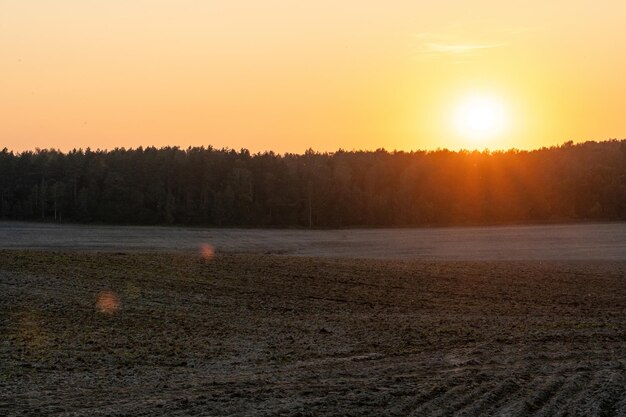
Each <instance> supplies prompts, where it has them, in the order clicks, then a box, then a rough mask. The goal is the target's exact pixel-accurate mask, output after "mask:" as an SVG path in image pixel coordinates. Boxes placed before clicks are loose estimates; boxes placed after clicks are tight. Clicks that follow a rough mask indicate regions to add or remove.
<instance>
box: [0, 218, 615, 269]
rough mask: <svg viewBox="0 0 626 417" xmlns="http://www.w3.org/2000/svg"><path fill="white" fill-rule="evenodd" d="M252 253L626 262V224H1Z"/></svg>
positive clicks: (31, 233)
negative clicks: (319, 226) (238, 226)
mask: <svg viewBox="0 0 626 417" xmlns="http://www.w3.org/2000/svg"><path fill="white" fill-rule="evenodd" d="M203 247H208V248H210V250H211V252H218V253H233V252H234V253H240V252H244V253H253V254H267V255H277V254H278V255H296V256H315V257H323V258H327V257H331V258H337V257H338V258H362V259H365V258H370V259H396V260H442V261H454V260H464V261H503V260H522V261H530V260H534V261H537V260H559V261H564V260H570V261H571V260H584V261H626V223H606V224H580V225H559V226H508V227H466V228H432V229H370V230H363V229H347V230H262V229H249V230H245V229H201V228H179V227H128V226H125V227H120V226H114V227H110V226H72V225H62V226H61V225H58V226H57V225H45V224H36V223H6V222H5V223H3V222H0V249H37V250H52V251H58V250H64V251H68V250H69V251H84V250H87V251H133V252H146V251H148V252H152V251H157V252H168V251H174V252H183V253H193V254H197V253H200V251H201V249H202V248H203Z"/></svg>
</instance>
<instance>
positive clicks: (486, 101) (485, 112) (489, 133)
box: [453, 94, 508, 145]
mask: <svg viewBox="0 0 626 417" xmlns="http://www.w3.org/2000/svg"><path fill="white" fill-rule="evenodd" d="M453 121H454V126H455V128H456V130H457V133H458V134H459V135H460V136H462V137H463V138H464V139H466V140H468V141H471V142H472V143H473V144H475V145H478V144H481V145H486V144H487V143H488V142H489V141H490V140H492V139H494V138H496V137H498V136H499V135H501V134H503V133H504V131H505V129H506V128H507V124H508V114H507V111H506V108H505V106H504V104H503V102H502V100H501V99H499V98H498V97H496V96H492V95H487V94H473V95H469V96H466V97H464V98H463V99H461V100H460V101H459V103H458V105H457V107H456V110H455V112H454V120H453Z"/></svg>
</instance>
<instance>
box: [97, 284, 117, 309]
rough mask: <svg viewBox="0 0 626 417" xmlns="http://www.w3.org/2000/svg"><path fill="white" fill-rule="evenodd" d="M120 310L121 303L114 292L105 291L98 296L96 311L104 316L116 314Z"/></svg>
mask: <svg viewBox="0 0 626 417" xmlns="http://www.w3.org/2000/svg"><path fill="white" fill-rule="evenodd" d="M119 308H120V301H119V298H118V297H117V295H116V294H115V293H114V292H113V291H109V290H105V291H101V292H100V293H99V294H98V299H97V301H96V310H98V312H99V313H102V314H109V315H111V314H115V313H116V312H117V310H119Z"/></svg>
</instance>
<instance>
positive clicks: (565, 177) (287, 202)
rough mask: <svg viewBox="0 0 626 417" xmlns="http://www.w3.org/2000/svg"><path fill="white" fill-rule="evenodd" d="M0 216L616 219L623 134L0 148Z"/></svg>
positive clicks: (166, 220) (372, 222) (339, 221)
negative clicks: (253, 145) (269, 145)
mask: <svg viewBox="0 0 626 417" xmlns="http://www.w3.org/2000/svg"><path fill="white" fill-rule="evenodd" d="M0 219H11V220H43V221H57V222H96V223H113V224H180V225H203V226H244V227H248V226H249V227H351V226H423V225H466V224H501V223H519V222H563V221H605V220H625V219H626V140H610V141H605V142H586V143H582V144H573V143H572V142H568V143H565V144H563V145H561V146H556V147H550V148H542V149H538V150H534V151H519V150H509V151H498V152H487V151H484V152H478V151H473V152H470V151H459V152H453V151H449V150H437V151H412V152H401V151H394V152H388V151H385V150H382V149H380V150H377V151H367V152H366V151H343V150H340V151H337V152H333V153H318V152H314V151H312V150H309V151H307V152H305V153H304V154H303V155H299V154H289V153H288V154H284V155H280V154H276V153H274V152H263V153H257V154H251V153H250V152H249V151H248V150H245V149H242V150H240V151H235V150H231V149H214V148H213V147H210V146H209V147H193V148H188V149H180V148H178V147H165V148H160V149H157V148H154V147H147V148H141V147H140V148H137V149H124V148H121V149H114V150H111V151H103V150H96V151H93V150H90V149H86V150H73V151H70V152H67V153H63V152H60V151H57V150H53V149H49V150H36V151H27V152H21V153H14V152H11V151H9V150H7V149H4V150H2V151H1V152H0Z"/></svg>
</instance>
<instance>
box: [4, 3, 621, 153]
mask: <svg viewBox="0 0 626 417" xmlns="http://www.w3.org/2000/svg"><path fill="white" fill-rule="evenodd" d="M511 3H512V2H503V1H496V0H476V1H467V0H466V1H451V0H440V1H437V2H434V1H415V0H412V1H409V0H406V1H401V0H395V1H394V0H388V1H385V2H382V1H380V2H363V1H357V0H342V1H337V0H332V1H331V0H316V1H309V0H300V1H293V0H264V1H256V0H247V1H244V0H229V1H223V2H222V1H210V0H207V1H200V0H194V1H192V0H167V1H166V0H123V1H122V0H109V1H96V0H55V1H52V0H41V1H31V0H16V1H15V0H0V51H1V53H0V74H1V75H2V76H1V77H0V98H1V100H0V147H3V146H6V147H8V148H9V149H13V150H16V151H20V150H25V149H34V148H35V147H41V148H49V147H54V148H60V149H62V150H68V149H71V148H74V147H83V148H85V147H92V148H113V147H120V146H124V147H136V146H139V145H143V146H146V145H155V146H164V145H179V146H182V147H187V146H189V145H192V146H195V145H208V144H212V145H213V146H216V147H223V146H228V147H231V148H235V149H239V148H242V147H245V148H248V149H250V150H251V151H253V152H256V151H262V150H270V149H271V150H274V151H278V152H303V151H304V150H305V149H307V148H309V147H312V148H314V149H316V150H320V151H333V150H336V149H338V148H344V149H376V148H379V147H385V148H387V149H405V150H410V149H435V148H444V147H447V148H451V149H458V148H484V147H489V148H492V149H494V148H509V147H516V148H522V149H526V148H536V147H539V146H544V145H553V144H560V143H562V142H564V141H566V140H569V139H572V140H574V141H581V140H604V139H608V138H624V137H626V117H625V116H626V110H625V109H626V106H625V104H626V53H625V51H626V25H625V24H624V22H626V2H623V1H621V0H620V1H618V0H607V1H597V0H596V1H581V0H578V1H577V0H567V1H565V0H552V1H545V0H542V1H537V0H527V1H525V2H516V3H517V4H519V6H512V5H511ZM468 94H488V95H490V96H493V97H497V98H498V100H499V101H500V102H501V103H502V105H503V106H504V107H505V108H506V109H507V113H508V119H509V123H508V125H507V128H506V129H504V130H503V131H502V132H501V134H499V135H498V136H497V137H490V138H488V139H487V138H483V139H479V140H476V139H470V138H468V137H465V136H464V135H462V134H460V133H459V132H458V131H457V130H455V129H454V122H453V120H452V119H453V116H454V113H455V109H456V108H457V107H458V106H459V102H460V101H461V100H462V98H463V97H464V96H467V95H468Z"/></svg>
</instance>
